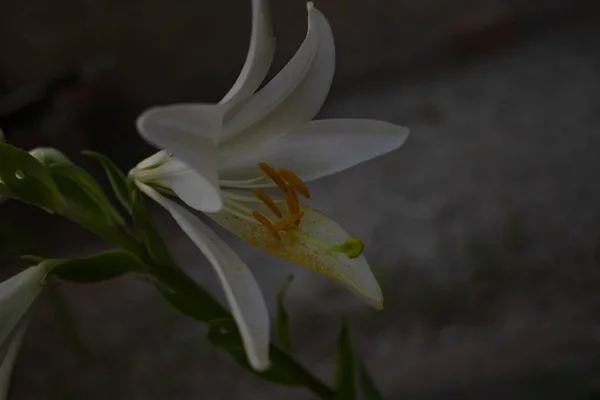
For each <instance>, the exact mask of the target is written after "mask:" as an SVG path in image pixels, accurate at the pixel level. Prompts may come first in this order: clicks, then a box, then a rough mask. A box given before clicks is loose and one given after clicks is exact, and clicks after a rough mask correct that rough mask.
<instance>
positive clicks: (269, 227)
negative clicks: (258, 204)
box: [252, 211, 281, 241]
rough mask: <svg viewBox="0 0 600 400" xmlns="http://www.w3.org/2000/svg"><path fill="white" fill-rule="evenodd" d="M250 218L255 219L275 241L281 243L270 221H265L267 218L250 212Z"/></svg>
mask: <svg viewBox="0 0 600 400" xmlns="http://www.w3.org/2000/svg"><path fill="white" fill-rule="evenodd" d="M252 216H253V217H254V218H256V220H257V221H258V222H260V223H261V224H263V225H264V227H265V228H266V229H267V232H269V233H270V234H271V235H273V237H275V239H277V240H279V241H281V237H280V236H279V233H278V232H277V230H275V228H274V227H273V224H271V221H269V220H268V219H267V217H265V216H264V215H262V214H261V213H259V212H258V211H253V212H252Z"/></svg>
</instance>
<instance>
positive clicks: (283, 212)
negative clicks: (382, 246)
mask: <svg viewBox="0 0 600 400" xmlns="http://www.w3.org/2000/svg"><path fill="white" fill-rule="evenodd" d="M258 167H259V168H260V170H261V171H262V172H263V174H264V175H262V176H260V177H257V178H253V179H248V180H245V181H223V180H221V181H220V182H219V183H220V186H221V187H223V188H235V189H250V190H251V191H252V193H253V195H254V197H252V196H246V195H241V194H238V193H234V192H231V191H228V190H224V191H223V192H222V194H223V198H224V204H225V207H224V209H225V210H226V211H228V212H231V213H232V214H234V215H236V216H237V217H239V218H242V219H244V220H246V221H248V222H252V223H256V224H260V225H262V226H263V227H264V228H265V229H266V231H267V232H268V233H269V234H270V235H271V236H272V237H273V238H275V239H276V240H277V241H279V242H281V241H282V238H281V233H282V232H286V233H287V234H290V235H292V236H295V237H296V238H298V239H300V240H302V241H304V242H306V243H309V244H311V245H313V246H315V247H318V248H319V249H321V250H325V251H327V252H336V253H344V254H345V255H346V256H347V257H348V258H356V257H358V256H360V255H361V254H362V252H363V249H364V245H363V243H362V241H361V240H360V239H358V238H356V237H352V236H351V237H349V238H348V239H346V241H345V242H344V243H342V244H331V243H327V242H324V241H322V240H319V239H317V238H315V237H313V236H311V235H309V234H307V233H304V232H302V231H301V230H300V229H299V225H300V224H301V222H302V218H303V216H304V212H303V211H301V210H300V208H301V207H300V203H299V201H298V194H300V195H301V196H302V197H304V198H306V199H309V198H310V191H309V190H308V187H307V186H306V184H305V183H304V182H303V181H302V180H301V179H300V178H299V177H298V176H297V175H296V174H294V173H293V172H292V171H290V170H287V169H280V170H275V169H274V168H273V167H271V166H270V165H268V164H266V163H258ZM265 180H271V182H267V183H265V182H264V181H265ZM262 188H278V189H279V190H280V191H281V192H282V193H283V195H284V197H283V198H282V199H277V198H273V197H272V196H270V195H269V194H267V193H266V192H264V191H263V190H261V189H262ZM252 202H260V203H262V204H264V205H265V206H266V207H267V208H268V209H269V210H270V211H271V213H272V214H273V216H274V218H269V217H267V216H266V215H265V214H264V213H262V212H260V211H257V210H255V209H252V208H251V207H248V206H247V205H245V204H243V203H252ZM284 206H285V207H284Z"/></svg>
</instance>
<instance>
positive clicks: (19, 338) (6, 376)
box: [0, 312, 33, 400]
mask: <svg viewBox="0 0 600 400" xmlns="http://www.w3.org/2000/svg"><path fill="white" fill-rule="evenodd" d="M32 315H33V314H32V313H31V312H29V313H27V314H26V315H25V316H23V318H22V319H21V321H19V324H18V325H17V326H16V327H15V328H14V330H13V332H12V334H11V335H10V337H9V338H8V339H7V341H6V342H5V343H3V344H2V346H0V360H1V361H0V400H5V399H7V398H8V390H9V389H10V378H11V376H12V372H13V368H14V366H15V362H16V361H17V355H18V354H19V350H20V349H21V344H22V343H23V337H24V336H25V332H26V331H27V326H28V325H29V321H30V319H31V316H32Z"/></svg>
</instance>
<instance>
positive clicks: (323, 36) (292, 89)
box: [220, 3, 335, 151]
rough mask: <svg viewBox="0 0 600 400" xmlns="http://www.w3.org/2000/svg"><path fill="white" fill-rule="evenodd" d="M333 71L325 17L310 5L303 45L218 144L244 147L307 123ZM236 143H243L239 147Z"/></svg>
mask: <svg viewBox="0 0 600 400" xmlns="http://www.w3.org/2000/svg"><path fill="white" fill-rule="evenodd" d="M309 4H310V3H309ZM334 70H335V45H334V42H333V34H332V32H331V27H330V26H329V22H328V21H327V19H326V18H325V16H324V15H323V14H322V13H321V12H320V11H319V10H317V9H315V8H312V6H310V5H309V11H308V32H307V34H306V38H305V39H304V42H303V43H302V45H301V46H300V48H299V49H298V51H297V52H296V54H295V55H294V57H292V59H291V60H290V61H289V62H288V64H287V65H286V66H285V67H284V68H283V69H282V70H281V71H280V72H279V73H278V74H277V75H276V76H275V77H274V78H273V79H272V80H271V81H270V82H269V83H268V84H267V85H266V86H265V87H264V88H263V89H261V90H260V91H259V92H258V93H256V95H254V96H253V97H252V98H251V99H250V101H249V102H248V103H247V104H245V105H244V107H242V109H241V110H240V111H239V112H238V113H237V114H236V115H235V116H234V117H233V118H232V119H231V120H230V121H228V123H227V124H226V126H225V127H224V132H223V135H222V139H220V141H221V142H223V141H225V140H226V139H229V142H230V143H227V145H228V146H229V147H233V146H235V147H241V148H245V146H244V143H248V142H257V141H260V140H263V137H264V136H267V137H268V136H270V135H277V134H280V133H282V132H284V131H286V130H289V129H292V128H294V127H297V126H300V125H302V124H304V123H306V122H308V121H310V120H311V119H313V118H314V117H315V115H316V114H317V113H318V112H319V110H320V109H321V107H322V106H323V103H324V102H325V98H326V97H327V94H328V93H329V88H330V87H331V82H332V80H333V74H334ZM237 134H239V136H236V135H237ZM237 141H241V142H242V143H241V144H239V145H238V144H237V143H236V142H237ZM242 151H243V150H242Z"/></svg>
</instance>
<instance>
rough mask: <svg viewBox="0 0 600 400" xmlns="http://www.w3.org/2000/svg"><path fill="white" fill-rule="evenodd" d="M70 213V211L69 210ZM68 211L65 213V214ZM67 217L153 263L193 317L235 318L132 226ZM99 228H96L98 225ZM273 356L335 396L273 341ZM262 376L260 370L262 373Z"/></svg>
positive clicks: (322, 393) (318, 391)
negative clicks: (156, 255)
mask: <svg viewBox="0 0 600 400" xmlns="http://www.w3.org/2000/svg"><path fill="white" fill-rule="evenodd" d="M65 214H67V213H65ZM63 215H64V214H63ZM64 216H66V217H67V218H69V217H70V218H69V219H71V220H73V221H74V222H77V223H79V224H80V225H82V226H83V227H85V228H87V229H89V230H90V231H92V232H93V233H95V234H96V235H98V236H100V237H101V238H103V239H104V240H106V241H108V242H110V243H112V244H114V245H116V246H118V247H121V248H124V249H126V250H129V251H131V252H132V253H134V254H136V255H137V256H138V257H139V258H140V259H141V260H143V261H144V263H146V264H147V265H148V266H149V267H150V271H149V273H150V274H151V275H152V276H154V277H155V278H157V279H158V280H159V281H160V282H161V283H163V284H165V285H167V286H168V287H169V288H170V289H171V290H173V292H175V293H177V294H179V295H182V296H184V297H185V298H186V299H187V300H191V301H192V303H193V306H192V307H191V308H190V312H189V313H187V315H188V316H189V317H192V318H194V319H196V320H200V321H203V322H210V321H211V320H215V319H220V318H233V317H232V315H231V314H230V313H229V312H228V311H227V310H226V309H225V308H224V307H223V306H222V305H221V304H220V303H219V302H218V301H217V300H216V299H214V298H213V296H212V295H210V294H209V293H208V292H206V291H205V290H204V289H203V288H202V287H201V286H200V285H198V284H197V283H196V281H194V280H193V279H192V278H190V277H189V276H188V275H187V274H186V273H185V272H184V271H183V270H182V269H181V268H179V267H175V268H173V267H170V266H164V265H158V264H157V262H156V261H155V260H154V259H153V257H152V256H151V255H150V254H149V253H148V250H147V249H146V247H145V246H143V245H142V244H141V243H140V242H139V240H138V239H137V238H136V237H135V236H134V235H133V234H131V233H130V232H129V231H128V230H122V229H119V228H116V227H111V228H110V229H107V230H104V229H97V227H95V226H90V224H87V223H86V222H87V221H82V220H81V219H80V218H73V217H74V216H73V215H64ZM94 228H96V229H94ZM271 358H272V362H273V367H274V368H277V365H278V364H283V363H284V364H285V366H286V369H287V370H288V371H293V373H294V375H295V376H296V377H297V378H298V381H300V382H302V384H303V385H304V386H305V387H306V388H307V389H309V390H310V391H311V392H313V393H314V394H315V395H316V396H317V397H318V398H320V399H324V400H330V399H332V398H333V397H334V394H335V393H334V392H333V390H332V389H330V388H329V387H328V386H327V385H325V384H324V383H323V382H321V381H320V380H319V379H318V378H316V377H315V376H314V375H312V374H311V373H310V372H309V371H308V370H306V369H305V368H304V367H303V366H302V365H300V363H298V361H296V360H295V359H294V358H293V357H292V356H291V355H289V354H287V353H286V352H284V351H283V350H281V349H279V348H277V347H275V346H274V345H271ZM259 376H260V374H259Z"/></svg>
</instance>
